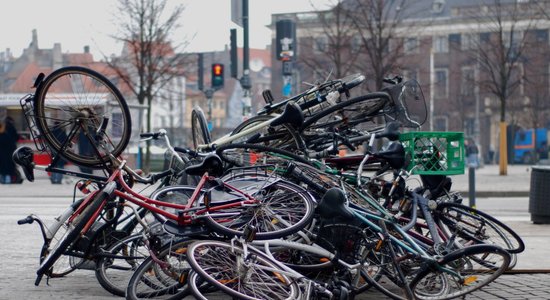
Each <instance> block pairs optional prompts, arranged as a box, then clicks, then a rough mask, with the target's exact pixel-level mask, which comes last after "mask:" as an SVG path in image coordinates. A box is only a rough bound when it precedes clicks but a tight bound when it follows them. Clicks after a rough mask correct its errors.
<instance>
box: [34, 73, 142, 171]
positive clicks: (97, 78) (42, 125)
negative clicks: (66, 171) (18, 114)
mask: <svg viewBox="0 0 550 300" xmlns="http://www.w3.org/2000/svg"><path fill="white" fill-rule="evenodd" d="M71 74H78V75H83V76H87V77H89V78H91V79H93V80H94V81H93V82H92V83H93V84H94V86H95V87H96V88H97V87H98V86H99V84H101V86H102V87H105V89H106V91H107V92H109V93H110V94H111V95H113V96H114V97H115V100H111V101H116V102H117V103H118V104H119V107H120V114H121V117H122V119H121V120H122V123H121V124H122V126H121V129H122V132H121V135H120V140H119V142H118V143H117V144H116V145H115V147H113V149H112V150H110V151H109V153H110V154H112V155H113V156H115V157H118V156H119V155H120V154H121V153H122V152H123V151H124V149H125V148H126V146H127V145H128V142H129V140H130V134H131V131H132V122H131V116H130V110H129V108H128V104H127V103H126V100H125V99H124V97H123V96H122V94H121V93H120V91H119V90H118V88H117V87H116V86H115V85H114V84H113V83H112V82H111V81H109V80H108V79H107V78H106V77H105V76H103V75H101V74H100V73H98V72H96V71H93V70H91V69H88V68H84V67H79V66H68V67H63V68H60V69H57V70H55V71H54V72H52V73H51V74H49V75H48V76H47V77H46V78H45V79H44V80H43V81H42V82H40V84H39V86H38V88H37V91H36V94H35V98H34V115H35V119H36V124H37V127H38V129H39V131H40V133H41V137H42V138H44V140H45V141H46V143H47V144H48V145H49V146H50V147H51V148H52V150H53V151H54V152H55V153H60V154H61V155H62V156H63V157H65V158H66V159H67V160H69V161H71V162H73V163H75V164H77V165H81V166H85V167H92V168H94V167H98V166H99V165H101V164H103V163H105V162H107V161H108V159H109V158H108V155H107V154H104V155H103V156H102V157H97V156H96V154H95V153H93V154H89V155H91V156H86V157H85V156H82V155H81V154H80V153H75V152H74V151H64V152H62V151H60V150H61V146H62V145H61V144H60V141H58V140H57V138H55V135H54V133H53V132H52V130H53V128H50V127H49V126H48V124H47V122H48V120H49V118H51V117H49V116H47V114H46V112H45V108H46V96H47V95H48V92H49V88H50V87H51V86H52V84H54V83H55V82H56V81H57V80H58V79H59V78H62V77H64V76H70V75H71ZM98 83H99V84H98ZM81 84H82V83H81ZM82 86H84V84H82ZM84 92H85V91H84V90H82V91H75V92H74V93H75V98H78V96H76V95H77V94H82V95H83V96H85V95H84V94H85V93H84ZM96 92H97V93H99V90H97V91H96ZM86 100H88V98H86ZM96 104H97V103H96ZM89 105H91V104H89ZM79 109H82V108H79ZM109 122H110V123H111V124H107V126H110V125H112V124H113V120H110V121H109ZM94 129H97V128H94ZM109 139H110V138H109Z"/></svg>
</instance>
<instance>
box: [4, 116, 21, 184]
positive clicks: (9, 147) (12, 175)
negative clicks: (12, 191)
mask: <svg viewBox="0 0 550 300" xmlns="http://www.w3.org/2000/svg"><path fill="white" fill-rule="evenodd" d="M18 139H19V135H18V134H17V130H16V129H15V126H14V125H13V122H10V121H9V117H8V111H7V109H5V108H0V145H1V146H0V183H5V184H8V183H20V182H21V181H20V180H21V178H18V176H17V174H18V172H17V168H16V167H15V163H14V162H13V159H12V155H13V152H14V151H15V149H16V148H17V140H18Z"/></svg>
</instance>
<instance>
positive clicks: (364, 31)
mask: <svg viewBox="0 0 550 300" xmlns="http://www.w3.org/2000/svg"><path fill="white" fill-rule="evenodd" d="M346 11H347V12H348V18H349V19H350V20H351V21H352V22H353V25H354V33H355V34H356V35H357V36H358V37H359V38H360V44H361V50H362V53H363V54H364V55H363V56H362V58H364V59H360V60H358V61H357V63H358V64H359V65H360V66H361V68H362V70H365V72H366V73H367V75H368V77H369V78H370V79H371V80H372V81H374V86H373V88H374V89H375V90H380V89H381V88H382V87H383V79H384V78H386V77H388V76H389V75H390V74H391V73H394V72H395V71H396V70H397V69H398V67H399V66H400V65H401V63H402V61H401V58H402V57H404V56H405V55H406V53H405V52H404V46H405V42H406V41H407V39H406V38H405V37H407V38H410V37H414V36H417V35H419V34H420V28H421V27H425V26H428V25H429V23H430V15H429V14H425V15H423V16H422V17H423V20H422V21H420V20H418V19H416V25H419V22H422V26H412V25H413V24H412V23H409V22H407V20H408V19H412V18H415V17H418V16H419V14H420V13H421V12H430V11H431V7H425V5H424V4H423V3H417V2H414V1H406V0H393V1H385V0H351V1H349V2H348V5H347V8H346ZM409 46H411V47H415V48H417V47H419V46H420V41H419V40H418V39H416V43H415V44H411V45H409ZM409 50H411V49H409Z"/></svg>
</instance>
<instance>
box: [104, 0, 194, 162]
mask: <svg viewBox="0 0 550 300" xmlns="http://www.w3.org/2000/svg"><path fill="white" fill-rule="evenodd" d="M167 3H168V1H167V0H119V1H118V11H117V13H118V14H119V15H118V16H117V20H119V24H118V25H119V27H118V28H119V32H118V33H116V34H114V35H113V36H112V37H113V38H114V39H116V40H118V41H120V42H122V43H123V44H124V50H123V54H122V56H120V57H115V58H111V59H110V60H108V63H109V65H110V66H111V67H112V68H113V69H114V70H115V71H116V73H117V75H118V76H119V77H120V78H121V79H122V81H123V82H124V83H125V84H127V85H128V87H129V88H130V90H131V92H132V94H133V95H134V96H135V97H136V98H137V101H138V103H139V104H141V105H146V112H147V118H146V126H145V127H146V128H145V130H147V131H151V130H152V128H151V117H152V115H151V108H152V103H153V99H155V98H156V97H157V95H159V94H160V92H161V91H162V90H163V89H166V88H167V85H168V84H169V83H170V82H171V80H172V79H173V78H175V77H176V76H181V75H182V74H183V70H184V68H183V66H184V65H185V64H186V61H187V57H186V56H185V55H181V54H178V52H177V51H178V50H179V49H182V48H184V47H185V46H186V43H185V42H184V43H182V44H178V45H174V44H172V43H171V40H170V38H171V34H173V33H174V31H175V30H176V29H177V28H178V27H179V26H180V24H179V23H178V22H179V19H180V17H181V13H182V12H183V10H184V7H183V6H181V5H178V6H175V7H173V8H172V7H170V9H167ZM149 147H150V144H149V143H147V148H146V156H145V162H144V169H146V170H148V169H149V161H150V157H151V156H150V151H149Z"/></svg>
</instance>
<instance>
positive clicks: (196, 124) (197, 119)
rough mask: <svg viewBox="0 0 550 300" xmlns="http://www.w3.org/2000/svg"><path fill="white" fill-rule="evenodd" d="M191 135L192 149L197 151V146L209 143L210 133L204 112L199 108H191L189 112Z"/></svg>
mask: <svg viewBox="0 0 550 300" xmlns="http://www.w3.org/2000/svg"><path fill="white" fill-rule="evenodd" d="M191 135H192V137H193V147H195V150H198V149H197V147H198V146H199V145H207V144H209V143H210V142H211V138H210V132H209V131H208V122H207V121H206V117H205V115H204V111H203V110H202V109H201V108H200V107H199V106H195V107H193V111H192V112H191Z"/></svg>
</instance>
